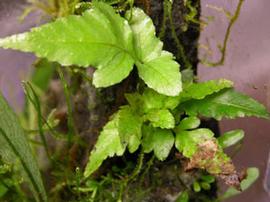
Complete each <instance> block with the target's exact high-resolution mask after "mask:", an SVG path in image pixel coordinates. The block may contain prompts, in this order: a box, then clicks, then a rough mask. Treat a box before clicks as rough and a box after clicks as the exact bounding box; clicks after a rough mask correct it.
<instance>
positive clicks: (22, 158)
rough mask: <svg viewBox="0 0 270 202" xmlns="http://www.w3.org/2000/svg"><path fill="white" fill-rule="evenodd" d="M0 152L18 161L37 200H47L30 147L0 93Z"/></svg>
mask: <svg viewBox="0 0 270 202" xmlns="http://www.w3.org/2000/svg"><path fill="white" fill-rule="evenodd" d="M0 144H1V147H0V154H1V156H2V157H3V159H4V160H5V161H7V162H10V163H15V162H16V161H17V160H18V161H19V163H20V166H21V169H19V171H21V172H22V174H23V177H24V178H26V180H27V181H28V183H29V185H30V188H31V190H32V191H33V194H34V196H35V198H36V200H37V201H42V202H45V201H47V196H46V193H45V189H44V186H43V182H42V179H41V175H40V172H39V168H38V165H37V162H36V159H35V158H34V156H33V153H32V150H31V147H30V145H29V143H28V140H27V138H26V136H25V134H24V131H23V129H22V127H21V126H20V124H19V120H18V119H17V117H16V115H15V113H14V112H13V111H12V109H11V108H10V107H9V106H8V104H7V102H6V101H5V99H4V98H3V96H2V95H1V94H0Z"/></svg>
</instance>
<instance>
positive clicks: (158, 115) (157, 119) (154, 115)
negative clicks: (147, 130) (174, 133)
mask: <svg viewBox="0 0 270 202" xmlns="http://www.w3.org/2000/svg"><path fill="white" fill-rule="evenodd" d="M145 117H146V119H147V120H149V121H150V123H151V125H152V126H153V127H160V128H163V129H164V128H166V129H170V128H174V125H175V121H174V117H173V115H172V114H171V112H170V111H169V110H167V109H159V110H157V109H154V110H152V111H150V112H148V113H147V114H146V116H145Z"/></svg>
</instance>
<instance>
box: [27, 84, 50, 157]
mask: <svg viewBox="0 0 270 202" xmlns="http://www.w3.org/2000/svg"><path fill="white" fill-rule="evenodd" d="M24 89H25V93H26V96H27V98H28V99H29V101H30V102H31V103H32V104H33V106H34V107H35V109H36V111H37V116H38V117H37V118H38V131H39V135H40V139H41V141H42V144H43V146H44V148H45V152H46V155H47V158H48V159H49V160H51V157H50V152H49V147H48V143H47V140H46V138H45V134H44V131H43V121H42V112H41V106H40V100H39V98H38V96H37V94H36V92H35V90H34V88H33V87H32V85H31V84H30V83H29V82H27V83H24ZM29 90H31V92H29ZM31 95H33V97H32V96H31Z"/></svg>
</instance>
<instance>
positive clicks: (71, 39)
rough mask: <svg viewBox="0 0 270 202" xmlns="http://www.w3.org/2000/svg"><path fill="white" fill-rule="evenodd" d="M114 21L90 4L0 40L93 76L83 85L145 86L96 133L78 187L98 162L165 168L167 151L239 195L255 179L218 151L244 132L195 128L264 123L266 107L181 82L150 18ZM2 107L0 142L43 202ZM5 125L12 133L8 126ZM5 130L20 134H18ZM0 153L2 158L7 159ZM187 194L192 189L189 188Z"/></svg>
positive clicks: (228, 88)
mask: <svg viewBox="0 0 270 202" xmlns="http://www.w3.org/2000/svg"><path fill="white" fill-rule="evenodd" d="M189 6H190V4H189ZM121 14H122V15H120V14H119V13H118V12H117V11H116V10H115V9H114V8H113V7H112V6H110V5H108V4H106V3H103V2H98V1H93V2H92V3H91V5H90V8H89V9H88V10H86V11H85V12H83V13H82V15H70V16H67V17H63V18H59V19H56V20H55V21H53V22H51V23H48V24H45V25H42V26H40V27H37V28H33V29H32V30H31V31H29V32H26V33H22V34H18V35H13V36H10V37H7V38H4V39H0V46H1V47H2V48H5V49H7V48H9V49H15V50H20V51H23V52H32V53H34V54H36V55H37V56H38V57H40V58H46V59H48V60H49V61H51V62H57V63H59V64H61V65H62V66H66V68H71V67H74V66H76V67H79V68H95V72H94V74H93V78H88V79H89V80H91V81H92V84H93V85H94V86H95V87H96V88H107V87H109V86H112V85H115V84H119V83H120V82H122V81H123V80H124V79H125V78H127V77H128V75H129V74H130V73H131V71H132V70H133V69H134V68H136V72H137V73H138V76H139V78H140V79H141V80H142V81H143V82H144V83H142V82H141V81H139V82H138V88H137V91H136V92H134V93H127V94H125V98H126V103H127V104H126V105H123V106H121V107H120V108H119V109H118V111H117V112H115V113H114V114H113V115H112V116H111V117H110V120H109V121H108V122H107V123H106V124H105V126H104V127H103V129H102V131H101V132H100V135H99V137H98V140H97V142H96V145H95V148H94V149H93V150H92V151H91V153H90V156H89V161H88V163H87V165H86V167H85V169H84V174H83V178H84V180H87V179H89V178H91V176H92V175H93V173H94V172H95V171H97V170H98V168H99V167H100V166H101V165H102V163H103V161H105V160H106V159H108V158H110V157H113V156H122V155H123V154H124V153H125V152H127V151H128V152H129V153H134V152H136V151H138V150H140V155H141V156H143V155H144V154H145V153H146V154H147V153H151V152H153V153H154V155H155V157H156V158H157V159H158V160H160V161H164V160H166V159H167V158H168V156H169V154H170V153H171V152H172V150H173V151H177V153H178V154H180V159H181V161H182V162H184V164H185V170H192V169H201V170H205V171H207V173H209V174H211V175H213V176H215V177H219V178H221V179H223V180H224V181H225V183H227V184H228V185H230V186H233V187H235V188H236V189H235V188H231V189H230V190H229V192H228V193H227V195H224V197H223V198H226V197H227V196H228V195H233V194H236V193H238V191H237V189H238V190H241V189H243V190H244V189H246V188H247V187H248V186H249V185H250V184H249V182H251V181H253V180H254V179H255V178H257V177H258V175H257V174H258V171H257V170H256V169H255V168H251V169H249V170H248V172H247V174H248V176H247V178H245V179H244V180H243V179H242V178H241V176H240V174H239V172H237V170H236V168H235V167H234V165H233V163H232V160H231V159H230V157H229V156H228V155H226V154H225V153H224V148H226V147H229V146H232V145H235V144H236V143H237V142H239V141H241V140H242V139H243V137H244V132H243V131H242V130H240V129H237V130H233V131H228V132H226V133H225V134H223V135H222V136H221V137H219V138H217V137H215V134H214V132H212V131H211V130H210V129H208V128H202V127H200V125H201V121H200V118H201V117H208V118H214V119H217V120H221V119H222V118H227V119H233V118H236V117H244V116H256V117H259V118H266V119H268V118H269V113H268V112H267V110H266V109H265V107H264V106H263V105H262V104H260V103H258V102H257V101H255V100H254V99H252V98H250V97H248V96H247V95H243V94H242V93H239V92H237V91H235V90H234V88H233V83H232V82H231V81H228V80H225V79H220V80H211V81H206V82H201V83H196V82H194V80H193V78H192V79H191V80H190V79H187V78H186V77H185V74H182V76H181V72H180V65H179V64H178V63H177V62H176V61H175V59H174V56H173V54H172V53H170V52H168V51H165V50H164V49H163V43H162V41H161V40H160V39H159V38H158V37H157V36H156V32H155V26H154V25H153V22H152V20H151V18H150V17H149V16H148V15H147V14H145V13H144V11H143V10H142V9H140V8H136V7H130V9H129V10H127V11H126V12H125V13H124V14H123V13H121ZM181 77H182V78H181ZM120 85H121V84H120ZM1 99H2V101H1V100H0V108H1V111H0V113H1V119H0V129H1V130H0V134H1V138H0V141H1V142H2V141H3V142H7V143H8V144H6V145H8V148H7V149H8V150H9V152H8V153H10V154H14V155H15V156H18V157H19V160H20V163H21V165H22V167H23V168H24V170H25V172H26V175H27V176H28V177H29V178H30V180H29V181H30V182H31V184H32V185H31V187H32V188H33V190H34V193H36V199H37V201H47V197H46V194H45V191H44V188H43V185H42V182H41V180H40V177H39V172H37V170H38V169H37V167H36V164H35V163H33V162H35V160H34V159H32V157H31V155H30V153H31V152H30V147H29V145H28V144H27V143H26V142H27V141H26V140H25V138H24V134H23V132H22V130H21V129H20V128H19V124H18V123H17V121H16V120H15V118H14V115H13V114H11V112H10V109H9V108H8V107H7V104H6V102H5V101H3V98H1ZM13 120H15V121H13ZM11 121H12V122H13V124H15V125H14V126H11V125H9V124H7V123H8V122H11ZM10 128H15V129H16V128H19V129H16V130H17V131H19V133H18V132H17V131H14V130H10ZM13 136H14V137H13ZM17 136H18V137H17ZM19 142H21V143H19ZM0 152H1V154H2V155H3V154H5V152H6V151H2V149H0ZM22 154H24V155H22ZM26 156H27V157H26ZM133 177H136V173H135V175H134V176H133ZM133 177H132V178H133ZM247 181H248V182H247ZM210 183H212V180H210V181H209V180H207V179H206V180H205V181H203V182H202V183H201V186H204V187H207V186H210ZM194 186H195V190H196V189H198V188H196V186H197V185H196V183H194ZM197 187H198V186H197ZM91 190H92V191H93V190H95V189H94V188H93V189H91ZM180 199H182V201H188V192H182V194H181V195H180V198H179V200H180Z"/></svg>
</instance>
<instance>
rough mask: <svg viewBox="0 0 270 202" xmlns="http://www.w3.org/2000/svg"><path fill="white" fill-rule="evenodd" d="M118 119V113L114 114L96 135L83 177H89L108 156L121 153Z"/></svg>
mask: <svg viewBox="0 0 270 202" xmlns="http://www.w3.org/2000/svg"><path fill="white" fill-rule="evenodd" d="M118 121H119V115H118V114H116V115H115V116H114V117H113V119H112V120H111V121H109V122H108V123H107V124H106V125H105V126H104V128H103V130H102V132H101V133H100V135H99V137H98V140H97V143H96V145H95V148H94V149H93V150H92V152H91V154H90V157H89V161H88V163H87V165H86V168H85V171H84V176H85V177H89V176H90V175H91V174H92V173H93V172H94V171H96V170H97V169H98V168H99V167H100V166H101V164H102V162H103V161H104V160H105V159H107V158H108V157H113V156H115V155H117V156H121V155H123V153H124V151H125V146H124V145H123V144H122V143H121V138H120V135H119V130H118Z"/></svg>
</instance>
